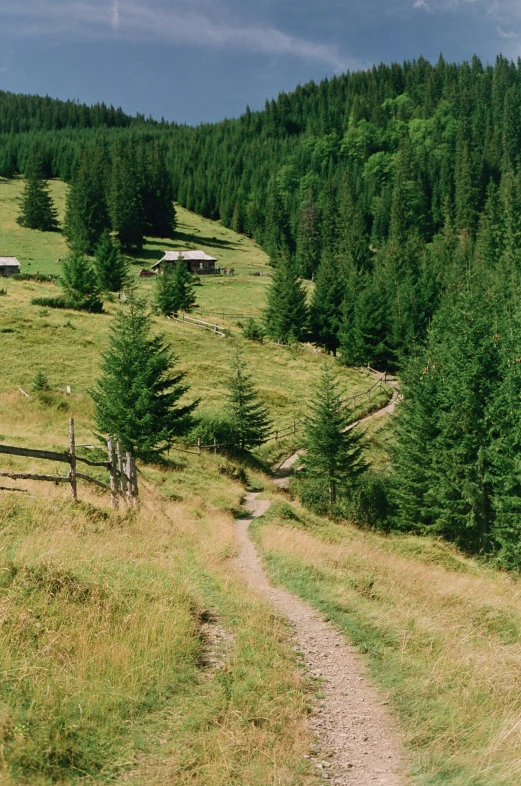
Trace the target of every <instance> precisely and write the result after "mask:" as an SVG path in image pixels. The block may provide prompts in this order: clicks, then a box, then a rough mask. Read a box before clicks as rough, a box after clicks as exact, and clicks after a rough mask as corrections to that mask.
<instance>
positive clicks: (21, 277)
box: [13, 273, 60, 283]
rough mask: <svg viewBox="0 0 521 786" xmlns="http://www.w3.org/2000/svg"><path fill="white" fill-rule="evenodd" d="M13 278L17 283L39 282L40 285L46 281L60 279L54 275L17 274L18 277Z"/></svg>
mask: <svg viewBox="0 0 521 786" xmlns="http://www.w3.org/2000/svg"><path fill="white" fill-rule="evenodd" d="M13 278H14V279H15V280H16V281H38V282H39V283H43V282H45V281H51V282H54V281H58V279H59V278H60V277H59V276H56V275H54V274H52V273H49V274H44V273H17V274H16V276H13Z"/></svg>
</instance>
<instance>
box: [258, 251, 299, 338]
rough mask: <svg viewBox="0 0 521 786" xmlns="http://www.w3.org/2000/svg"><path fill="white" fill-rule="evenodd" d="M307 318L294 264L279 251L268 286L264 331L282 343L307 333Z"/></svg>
mask: <svg viewBox="0 0 521 786" xmlns="http://www.w3.org/2000/svg"><path fill="white" fill-rule="evenodd" d="M307 319H308V311H307V305H306V293H305V291H304V289H303V287H302V284H301V282H300V280H299V278H298V276H297V273H296V270H295V266H294V264H293V263H292V262H291V260H290V259H289V257H288V255H287V254H281V255H280V256H279V258H278V261H277V264H276V265H275V271H274V273H273V277H272V279H271V284H270V286H269V289H268V302H267V307H266V311H265V314H264V322H265V325H266V332H267V334H268V336H269V337H270V338H271V339H273V340H274V341H280V342H281V343H282V344H287V343H289V342H291V341H300V340H301V339H303V338H304V336H305V334H306V330H307Z"/></svg>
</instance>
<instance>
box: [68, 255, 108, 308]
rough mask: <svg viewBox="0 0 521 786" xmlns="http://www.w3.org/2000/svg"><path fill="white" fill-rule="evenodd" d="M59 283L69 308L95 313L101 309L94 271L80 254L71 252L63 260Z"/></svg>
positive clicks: (99, 291) (99, 290) (98, 287)
mask: <svg viewBox="0 0 521 786" xmlns="http://www.w3.org/2000/svg"><path fill="white" fill-rule="evenodd" d="M60 284H61V287H62V289H63V292H64V294H65V298H66V301H67V305H68V306H69V307H70V308H75V309H79V310H82V311H90V312H92V313H95V314H99V313H100V312H101V311H103V302H102V300H101V297H100V295H101V288H100V285H99V283H98V278H97V275H96V271H95V270H94V268H93V266H92V265H91V263H90V262H89V260H88V259H87V258H86V257H84V256H83V255H82V254H77V253H74V252H73V253H71V254H69V256H68V257H66V258H65V259H64V260H63V262H62V270H61V277H60Z"/></svg>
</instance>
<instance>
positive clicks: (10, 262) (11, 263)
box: [0, 257, 20, 267]
mask: <svg viewBox="0 0 521 786" xmlns="http://www.w3.org/2000/svg"><path fill="white" fill-rule="evenodd" d="M0 267H20V263H19V261H18V260H17V258H16V257H0Z"/></svg>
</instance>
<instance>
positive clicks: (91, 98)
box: [0, 0, 521, 123]
mask: <svg viewBox="0 0 521 786" xmlns="http://www.w3.org/2000/svg"><path fill="white" fill-rule="evenodd" d="M440 52H443V54H444V56H445V57H446V59H449V60H456V61H461V60H463V59H466V58H470V57H471V56H472V54H474V53H476V54H478V55H479V56H480V57H481V58H482V59H483V61H485V62H486V61H490V62H493V61H494V59H495V57H496V55H497V54H498V53H499V52H502V53H503V54H504V55H506V56H508V57H513V58H517V57H518V55H521V0H362V1H360V0H0V88H2V89H4V90H12V91H14V92H24V93H39V94H42V95H45V94H49V95H51V96H56V97H59V98H77V99H79V100H81V101H86V102H87V103H95V102H96V101H105V102H106V103H109V104H110V103H112V104H114V105H117V106H122V107H123V109H124V110H125V111H127V112H129V113H131V114H133V113H135V112H143V113H144V114H146V115H148V114H151V115H152V116H153V117H156V118H160V117H161V116H164V117H165V118H166V119H168V120H175V121H178V122H186V123H200V122H206V121H215V120H219V119H221V118H223V117H233V116H237V115H238V114H240V113H241V112H242V111H243V110H244V108H245V106H246V104H249V105H250V106H251V107H252V108H261V107H262V106H263V104H264V100H265V99H266V98H271V97H274V96H276V95H277V94H278V93H279V92H280V91H281V90H292V89H293V88H294V87H295V86H296V85H297V84H299V83H305V82H307V81H309V80H311V79H314V80H320V79H322V78H323V77H325V76H331V75H333V74H335V73H341V72H342V71H345V70H347V69H352V70H353V69H359V68H367V67H370V66H371V65H372V64H373V63H375V62H376V63H379V62H391V61H396V60H397V61H400V62H401V61H402V60H404V59H412V58H416V57H418V56H419V55H423V56H424V57H427V58H428V59H431V60H436V59H437V58H438V55H439V53H440Z"/></svg>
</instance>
